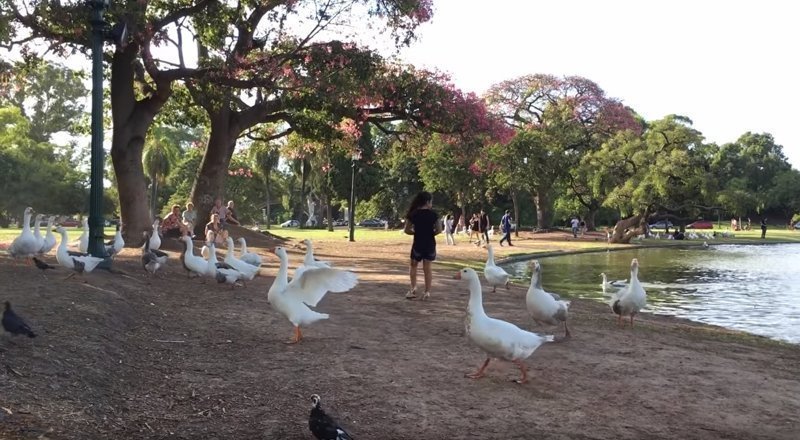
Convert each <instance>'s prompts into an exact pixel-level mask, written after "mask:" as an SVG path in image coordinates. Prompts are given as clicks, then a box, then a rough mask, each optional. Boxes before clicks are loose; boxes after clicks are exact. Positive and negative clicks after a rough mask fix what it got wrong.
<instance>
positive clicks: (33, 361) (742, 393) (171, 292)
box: [0, 233, 800, 440]
mask: <svg viewBox="0 0 800 440" xmlns="http://www.w3.org/2000/svg"><path fill="white" fill-rule="evenodd" d="M398 234H399V233H398ZM565 235H566V234H561V233H553V234H551V235H541V234H537V235H535V236H534V235H526V236H524V237H522V238H521V239H520V240H517V241H515V244H516V245H517V246H515V247H514V248H508V247H503V248H499V247H497V246H495V249H496V250H497V253H498V254H499V256H503V255H509V253H511V252H524V251H526V252H531V251H537V252H539V251H547V250H556V249H559V248H560V249H565V248H569V243H570V242H571V241H572V239H571V236H567V237H565ZM259 238H260V237H251V236H248V246H249V247H251V248H254V250H260V251H262V254H263V255H264V256H265V260H266V261H265V264H264V266H263V268H262V270H261V272H262V276H261V277H259V278H257V279H256V280H255V281H253V282H250V283H248V286H247V288H237V289H235V290H230V289H229V288H228V286H224V285H218V284H216V283H214V282H211V280H209V282H207V283H205V284H203V283H201V282H200V281H199V280H197V279H191V280H190V279H187V278H186V275H185V273H184V272H183V269H182V268H181V265H180V262H179V260H178V259H177V254H174V257H175V258H171V260H170V262H169V264H168V267H167V269H166V271H165V273H164V277H163V278H161V279H150V278H147V277H146V276H145V275H144V271H143V270H142V269H141V267H140V265H139V260H138V257H139V251H138V249H125V250H124V251H123V254H122V255H121V256H120V258H118V260H117V261H116V263H115V265H114V267H115V269H116V270H119V271H122V272H124V275H123V274H119V273H116V274H112V273H108V272H105V271H101V272H97V273H92V274H89V275H87V276H86V277H85V279H86V281H87V283H84V282H82V281H81V280H68V281H64V280H63V278H64V277H65V276H66V275H67V273H66V272H65V271H63V270H58V271H55V273H54V271H49V273H48V274H47V276H48V278H47V279H45V278H43V277H42V275H41V274H40V273H39V271H38V270H36V269H35V268H33V267H27V266H24V267H23V266H16V265H15V264H14V263H13V262H12V261H11V260H10V259H8V258H5V257H4V258H0V279H2V280H3V295H2V296H3V297H4V298H3V299H8V300H10V301H11V302H12V304H14V306H15V307H16V309H17V311H18V313H20V314H21V315H22V316H24V317H25V318H27V319H28V321H29V323H30V324H31V325H32V326H33V327H34V329H35V330H36V331H37V332H38V333H39V335H40V336H39V337H38V338H36V339H33V340H30V339H21V338H15V339H13V340H12V338H10V337H8V336H4V337H3V338H2V339H0V439H121V438H143V439H144V438H146V439H162V438H163V439H310V438H312V436H311V434H310V432H309V431H308V428H307V417H308V412H309V409H310V399H309V397H310V395H311V394H312V393H317V394H320V395H321V396H322V398H323V406H324V407H325V408H326V409H330V410H331V411H332V412H335V413H336V414H337V415H338V416H339V418H340V420H341V422H342V424H343V425H344V426H345V427H347V428H348V430H349V431H351V433H352V434H353V436H354V437H355V438H359V439H431V440H435V439H467V438H470V439H476V438H479V439H530V438H545V439H551V438H552V439H662V438H663V439H667V438H682V439H720V438H726V439H742V440H744V439H787V440H788V439H796V438H797V435H798V432H800V422H798V417H797V414H800V382H798V377H800V375H798V373H800V348H798V347H797V346H792V345H787V344H780V343H775V342H772V341H769V340H766V339H764V338H759V337H755V336H749V335H744V334H741V333H736V332H732V331H727V330H724V329H720V328H717V327H710V326H704V325H699V324H695V323H691V322H688V321H684V320H679V319H674V318H668V317H661V316H652V315H643V316H642V317H641V319H639V320H637V324H636V327H634V328H633V329H630V328H626V329H618V328H616V326H615V318H614V316H613V315H612V314H611V312H610V310H609V309H608V307H607V306H605V305H603V304H599V303H595V302H590V301H580V300H579V301H574V302H573V307H572V309H571V314H572V318H571V328H572V331H573V338H572V340H570V341H567V342H564V343H553V344H548V345H546V346H544V347H542V348H540V349H539V350H538V351H537V352H536V353H534V355H533V356H532V357H531V358H530V359H529V360H528V361H527V362H526V364H527V365H528V366H529V368H530V375H531V382H530V383H528V384H526V385H517V384H514V383H511V382H510V381H509V379H514V378H516V377H517V375H518V372H517V370H516V368H515V367H514V366H513V365H510V364H506V363H502V362H497V363H493V364H491V365H490V367H489V370H488V373H489V374H488V376H487V377H486V378H484V379H481V380H477V381H474V380H471V379H467V378H464V377H463V376H464V373H466V372H472V371H474V370H475V369H476V368H477V367H478V366H479V365H480V363H481V362H482V361H483V359H484V357H483V353H481V352H480V351H479V350H478V349H477V348H475V347H472V346H470V345H469V343H468V342H467V340H466V338H465V337H464V335H463V323H462V321H463V317H464V309H465V307H466V302H467V296H466V290H465V288H464V287H463V286H462V285H461V284H459V282H458V281H456V280H453V279H452V275H453V274H454V271H453V270H452V269H450V268H448V267H444V266H441V265H438V266H435V274H434V288H433V296H432V298H431V300H430V301H429V302H421V301H408V300H405V299H404V298H403V295H404V293H405V291H406V290H407V288H408V287H407V269H406V259H407V255H408V251H409V244H408V241H409V240H408V239H398V240H387V241H386V242H377V243H376V242H369V243H359V242H356V243H346V242H342V241H326V240H317V241H315V249H316V251H317V252H316V254H317V256H318V257H319V258H320V259H325V260H330V261H332V262H334V264H336V265H337V266H339V267H349V268H353V269H355V270H356V271H357V272H358V273H359V275H360V279H361V283H360V284H359V285H358V287H357V288H356V289H354V290H353V291H351V292H348V293H345V294H329V295H328V296H327V297H326V298H325V299H324V300H323V301H322V302H321V303H320V305H319V307H318V310H320V311H322V312H324V313H330V315H331V318H330V319H329V320H327V321H322V322H320V323H317V324H315V325H314V326H311V327H309V328H307V329H305V331H304V336H305V339H304V341H303V342H302V343H300V344H298V345H294V346H287V345H284V343H283V342H284V341H285V340H286V339H288V338H289V336H290V335H291V324H289V322H288V321H287V320H286V319H285V318H284V317H283V316H281V315H280V314H278V313H277V312H276V311H274V310H272V309H271V308H270V306H269V304H268V303H267V297H266V291H267V289H268V287H269V285H270V284H271V283H272V279H273V278H272V277H273V276H274V275H275V273H276V271H277V259H276V258H275V257H274V256H267V253H266V250H265V249H264V248H265V247H268V246H273V245H274V244H275V243H278V242H277V241H275V240H271V239H266V240H263V241H262V242H258V239H259ZM592 239H594V238H593V237H587V238H585V240H592ZM285 245H286V246H287V248H288V249H289V251H290V255H291V258H292V261H293V263H294V264H293V265H292V266H294V265H296V264H297V263H299V262H300V260H301V258H302V252H303V251H304V249H303V248H302V245H300V244H298V243H296V242H288V243H285ZM168 247H170V248H172V247H171V246H168ZM484 255H485V250H483V249H480V248H478V247H476V246H474V245H469V244H466V243H464V242H463V240H462V243H460V244H459V245H457V246H454V247H453V246H451V247H447V246H444V245H441V244H440V246H439V256H440V259H441V260H442V261H445V262H447V261H449V262H456V263H457V262H459V261H465V260H472V259H483V258H484ZM47 260H48V261H49V262H51V263H52V262H54V258H52V257H48V258H47ZM525 291H526V286H513V287H512V289H511V290H509V291H505V290H503V289H500V290H498V292H497V293H496V294H491V293H488V292H487V293H485V298H484V300H485V307H486V310H487V313H489V314H490V315H492V316H495V317H498V318H502V319H506V320H509V321H511V322H514V323H516V324H517V325H520V326H522V327H523V328H528V329H533V330H535V331H542V332H548V333H554V334H557V335H558V334H560V332H561V331H562V330H561V329H557V328H540V327H536V326H534V325H533V324H532V321H531V320H530V318H528V317H527V314H526V311H525V303H524V295H525Z"/></svg>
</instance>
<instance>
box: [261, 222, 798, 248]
mask: <svg viewBox="0 0 800 440" xmlns="http://www.w3.org/2000/svg"><path fill="white" fill-rule="evenodd" d="M715 230H716V231H717V233H721V232H723V231H727V230H726V229H715ZM687 231H691V230H687ZM268 232H269V233H271V234H273V235H276V236H278V237H281V238H284V239H288V240H303V239H306V238H310V239H312V240H337V241H348V239H349V229H348V228H347V227H337V228H334V230H333V232H329V231H328V230H327V229H299V228H281V227H273V228H271V229H269V231H268ZM658 232H661V233H662V234H663V233H664V231H663V230H660V231H658ZM695 232H698V233H707V234H710V233H711V232H712V230H711V229H703V230H700V229H698V230H696V231H695ZM520 233H521V234H525V235H528V234H527V233H523V232H520ZM734 235H735V238H734V239H733V240H731V239H726V241H738V240H739V239H744V240H745V241H746V240H753V239H756V240H758V241H759V242H760V241H761V229H758V230H756V229H753V230H751V231H738V232H735V233H734ZM456 237H457V239H460V240H461V241H463V240H464V238H463V237H464V236H463V235H461V236H456ZM409 238H410V237H409V236H406V235H405V234H403V233H402V231H400V230H397V229H390V230H388V231H387V230H384V229H383V228H362V227H356V230H355V240H356V241H395V239H396V240H397V241H409ZM437 238H440V239H441V240H444V236H443V235H442V236H441V237H437ZM496 238H497V239H499V236H498V237H496ZM766 241H767V242H783V241H789V242H791V241H800V230H795V231H790V230H787V229H768V230H767V238H766ZM663 242H665V240H658V241H657V240H646V241H644V242H642V244H653V243H663ZM685 243H686V242H684V243H683V244H685ZM631 244H640V243H639V242H637V241H633V242H631ZM676 244H681V242H680V241H678V242H676ZM561 247H563V248H564V249H565V250H583V249H593V248H600V247H602V248H604V249H605V248H606V247H607V245H606V243H605V242H604V241H603V242H586V241H571V242H564V243H561Z"/></svg>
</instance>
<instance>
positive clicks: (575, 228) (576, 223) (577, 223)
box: [570, 217, 581, 238]
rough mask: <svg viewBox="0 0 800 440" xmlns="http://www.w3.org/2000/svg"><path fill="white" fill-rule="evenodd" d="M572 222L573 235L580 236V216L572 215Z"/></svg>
mask: <svg viewBox="0 0 800 440" xmlns="http://www.w3.org/2000/svg"><path fill="white" fill-rule="evenodd" d="M570 224H571V226H572V236H573V237H575V238H578V226H580V224H581V222H580V221H579V220H578V217H572V220H571V221H570Z"/></svg>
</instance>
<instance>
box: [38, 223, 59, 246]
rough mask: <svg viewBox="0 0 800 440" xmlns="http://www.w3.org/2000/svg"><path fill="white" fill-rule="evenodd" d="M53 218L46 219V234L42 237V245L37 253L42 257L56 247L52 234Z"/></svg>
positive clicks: (54, 237)
mask: <svg viewBox="0 0 800 440" xmlns="http://www.w3.org/2000/svg"><path fill="white" fill-rule="evenodd" d="M55 219H56V218H55V216H52V215H51V216H50V217H48V218H47V232H46V233H45V235H44V243H43V244H42V248H41V249H39V253H40V254H42V255H44V254H46V253H48V252H50V250H51V249H53V248H54V247H55V245H56V236H55V234H53V222H54V221H55Z"/></svg>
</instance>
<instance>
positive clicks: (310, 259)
mask: <svg viewBox="0 0 800 440" xmlns="http://www.w3.org/2000/svg"><path fill="white" fill-rule="evenodd" d="M303 243H304V244H305V245H306V256H305V258H303V265H304V266H306V267H331V263H328V262H327V261H320V260H317V259H316V258H314V245H313V244H312V243H311V240H309V239H307V238H306V239H305V240H303Z"/></svg>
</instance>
